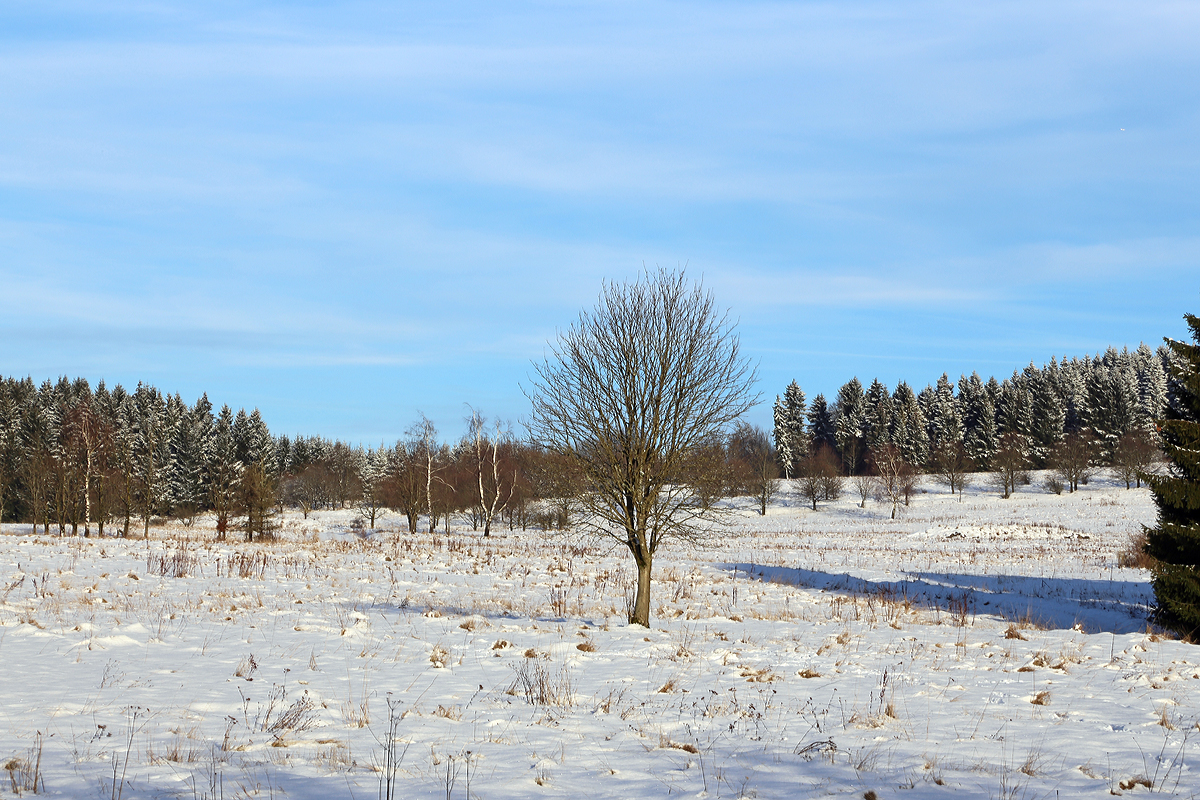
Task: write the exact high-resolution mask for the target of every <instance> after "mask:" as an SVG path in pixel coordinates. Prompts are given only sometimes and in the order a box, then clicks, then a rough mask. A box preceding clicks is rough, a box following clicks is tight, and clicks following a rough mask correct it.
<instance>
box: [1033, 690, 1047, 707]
mask: <svg viewBox="0 0 1200 800" xmlns="http://www.w3.org/2000/svg"><path fill="white" fill-rule="evenodd" d="M1029 702H1031V703H1033V704H1034V705H1035V706H1048V705H1050V693H1049V692H1047V691H1041V692H1038V693H1037V694H1036V695H1035V696H1034V697H1033V698H1032V699H1031V700H1030V701H1029Z"/></svg>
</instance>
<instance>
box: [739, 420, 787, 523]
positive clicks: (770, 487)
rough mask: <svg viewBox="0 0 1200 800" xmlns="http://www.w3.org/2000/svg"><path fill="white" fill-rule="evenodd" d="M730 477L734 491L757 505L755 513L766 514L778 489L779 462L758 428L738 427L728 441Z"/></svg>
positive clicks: (762, 431)
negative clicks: (732, 478) (730, 466)
mask: <svg viewBox="0 0 1200 800" xmlns="http://www.w3.org/2000/svg"><path fill="white" fill-rule="evenodd" d="M729 451H730V456H731V458H732V461H733V476H734V482H735V484H736V488H737V489H738V491H740V492H743V493H745V494H748V495H750V496H751V497H753V498H754V499H755V501H756V502H757V503H758V513H759V514H761V515H762V516H766V514H767V504H769V503H770V502H771V499H772V498H773V497H775V493H776V492H777V491H778V490H779V462H778V459H776V457H775V448H773V447H771V440H770V439H768V438H767V433H766V431H764V430H763V429H762V428H759V427H757V426H754V425H747V424H744V423H743V424H741V425H738V427H737V429H736V430H735V431H734V432H733V436H731V437H730V438H729Z"/></svg>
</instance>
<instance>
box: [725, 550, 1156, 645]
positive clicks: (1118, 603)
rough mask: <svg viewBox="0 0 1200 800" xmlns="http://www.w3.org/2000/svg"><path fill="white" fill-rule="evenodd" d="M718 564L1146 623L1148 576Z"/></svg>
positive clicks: (928, 603)
mask: <svg viewBox="0 0 1200 800" xmlns="http://www.w3.org/2000/svg"><path fill="white" fill-rule="evenodd" d="M717 566H718V567H719V568H720V569H724V570H726V571H728V572H733V573H735V574H738V573H742V574H745V575H747V576H749V577H752V578H757V579H760V580H764V581H770V582H773V583H783V584H790V585H793V586H803V587H806V588H811V589H821V590H823V591H828V592H842V593H846V594H851V595H862V596H868V595H883V596H886V597H889V598H892V599H895V600H901V601H902V600H904V599H908V600H909V601H911V602H912V603H914V604H916V605H919V606H923V607H926V608H933V609H942V610H947V609H949V608H950V607H951V605H952V604H953V605H955V606H959V607H961V605H962V604H963V603H964V602H965V603H966V604H967V608H968V609H969V610H970V613H972V614H984V615H990V616H995V617H998V618H1000V619H1004V620H1009V621H1012V622H1017V621H1022V620H1028V621H1031V622H1033V623H1036V624H1038V625H1040V626H1042V627H1047V628H1071V627H1073V626H1075V625H1077V624H1078V625H1080V626H1082V628H1083V630H1084V631H1085V632H1087V633H1098V632H1101V631H1103V632H1105V633H1115V634H1122V633H1134V632H1137V631H1143V630H1145V629H1146V618H1147V616H1148V615H1149V613H1150V610H1151V607H1152V603H1153V597H1154V593H1153V590H1152V589H1151V588H1150V583H1149V581H1148V580H1146V581H1129V580H1104V579H1100V578H1094V579H1089V578H1040V577H1030V576H1025V575H968V574H965V573H961V574H960V573H946V572H907V573H903V574H904V575H906V576H908V577H906V578H904V579H902V580H894V581H872V580H867V579H865V578H857V577H855V576H853V575H850V574H848V573H829V572H819V571H816V570H811V569H802V568H798V567H767V566H762V565H760V564H752V563H737V564H718V565H717Z"/></svg>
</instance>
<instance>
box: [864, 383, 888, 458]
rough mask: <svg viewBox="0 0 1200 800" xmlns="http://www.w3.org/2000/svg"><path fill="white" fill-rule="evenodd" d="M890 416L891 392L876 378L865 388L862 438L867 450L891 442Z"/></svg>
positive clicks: (873, 449) (872, 449)
mask: <svg viewBox="0 0 1200 800" xmlns="http://www.w3.org/2000/svg"><path fill="white" fill-rule="evenodd" d="M892 417H893V410H892V393H891V392H890V391H889V390H888V387H887V386H886V385H885V384H884V383H883V382H881V381H880V380H879V379H878V378H876V379H875V380H873V381H871V386H870V388H869V389H867V393H866V404H865V406H864V414H863V438H864V439H865V440H866V446H867V450H868V451H872V452H873V451H875V450H878V449H879V448H881V447H882V446H883V445H885V444H891V443H892V442H891V435H892Z"/></svg>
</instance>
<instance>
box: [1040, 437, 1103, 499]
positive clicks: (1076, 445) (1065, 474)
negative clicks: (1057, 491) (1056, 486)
mask: <svg viewBox="0 0 1200 800" xmlns="http://www.w3.org/2000/svg"><path fill="white" fill-rule="evenodd" d="M1094 463H1095V448H1094V447H1093V446H1092V444H1091V442H1090V441H1088V437H1087V436H1086V435H1084V434H1083V433H1082V432H1078V431H1077V432H1075V433H1071V434H1068V435H1067V437H1066V438H1065V439H1063V440H1062V441H1060V442H1059V443H1058V444H1056V445H1054V449H1053V450H1051V451H1050V458H1049V464H1048V466H1049V467H1050V468H1051V469H1052V470H1054V474H1055V476H1057V477H1058V478H1060V479H1061V480H1062V481H1063V482H1064V483H1066V484H1067V488H1068V489H1069V490H1070V491H1072V492H1074V491H1076V490H1078V489H1079V484H1081V483H1084V484H1086V483H1087V482H1088V478H1090V477H1091V474H1092V469H1093V465H1094Z"/></svg>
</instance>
